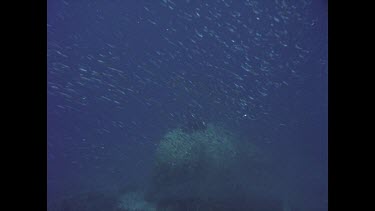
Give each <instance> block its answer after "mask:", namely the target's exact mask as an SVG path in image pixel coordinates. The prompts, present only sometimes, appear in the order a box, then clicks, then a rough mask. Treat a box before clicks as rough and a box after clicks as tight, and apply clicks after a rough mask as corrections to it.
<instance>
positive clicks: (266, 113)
mask: <svg viewBox="0 0 375 211" xmlns="http://www.w3.org/2000/svg"><path fill="white" fill-rule="evenodd" d="M47 12H48V19H47V21H48V22H47V37H48V40H47V60H48V61H47V68H48V72H47V74H48V75H47V77H48V81H47V89H48V90H47V92H48V93H47V94H48V143H47V144H48V152H47V159H48V180H47V185H48V202H50V201H53V200H55V199H58V198H59V197H63V196H66V195H71V194H74V193H77V192H82V191H83V190H91V189H106V188H108V189H110V188H112V187H117V186H121V185H123V184H127V183H134V182H138V183H142V181H144V180H146V179H147V177H148V172H149V170H150V167H151V166H152V159H153V153H154V149H155V148H156V145H157V143H158V141H159V140H160V138H161V137H162V136H163V134H165V132H166V131H167V130H168V129H172V128H175V127H178V126H179V125H181V124H183V123H184V121H186V118H187V116H189V115H191V114H194V115H196V116H200V117H201V118H203V119H205V121H207V122H221V123H224V124H227V125H230V126H231V128H232V129H233V130H235V131H237V132H238V133H240V134H242V135H243V136H248V137H249V140H251V141H254V142H256V143H257V144H258V145H259V146H260V147H262V148H263V150H264V151H267V152H269V153H270V154H272V156H273V157H272V159H273V160H274V161H275V162H274V168H273V169H274V172H273V177H274V181H275V184H278V186H279V190H280V192H282V193H281V194H282V195H285V197H286V198H288V200H290V201H292V202H291V203H294V204H296V206H297V207H303V209H304V210H327V200H328V199H327V198H328V197H327V177H328V175H327V174H328V172H327V159H328V158H327V145H328V144H327V141H328V140H327V136H328V134H327V130H328V124H327V116H328V115H327V110H328V108H327V107H328V96H327V95H328V90H327V89H328V84H327V81H328V78H327V77H328V64H327V62H328V61H327V59H328V56H327V34H328V31H327V2H326V1H324V0H319V1H287V0H273V1H271V0H262V1H234V0H233V1H229V0H225V1H224V0H212V1H195V0H185V1H177V0H174V1H171V0H160V1H151V0H150V1H141V0H140V1H120V0H112V1H108V0H106V1H104V0H98V1H84V0H82V1H69V0H63V1H59V0H49V1H48V11H47ZM245 68H246V69H247V70H249V71H247V70H245Z"/></svg>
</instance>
